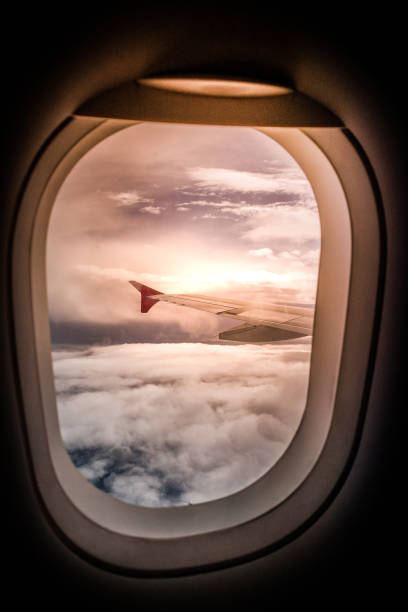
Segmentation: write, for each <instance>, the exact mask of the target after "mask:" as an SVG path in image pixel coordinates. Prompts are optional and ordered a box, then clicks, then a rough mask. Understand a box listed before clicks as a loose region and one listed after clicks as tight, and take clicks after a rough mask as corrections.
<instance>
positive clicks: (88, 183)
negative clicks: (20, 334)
mask: <svg viewBox="0 0 408 612" xmlns="http://www.w3.org/2000/svg"><path fill="white" fill-rule="evenodd" d="M319 253H320V227H319V216H318V212H317V207H316V202H315V199H314V195H313V192H312V190H311V187H310V185H309V183H308V181H307V179H306V177H305V176H304V174H303V172H302V170H301V169H300V168H299V166H298V165H297V164H296V163H295V161H294V160H293V158H292V157H291V156H289V154H288V153H287V152H286V151H285V150H284V149H283V148H282V147H280V145H278V144H277V143H276V142H274V141H273V140H272V139H270V138H269V137H267V136H266V135H264V134H262V133H261V132H258V131H257V130H254V129H251V128H245V127H244V128H236V127H224V126H222V127H218V126H189V125H172V124H166V123H162V124H159V123H141V124H138V125H135V126H133V127H130V128H127V129H124V130H122V131H120V132H118V133H116V134H114V135H113V136H110V137H109V138H107V139H105V140H104V141H103V142H101V143H99V144H98V145H97V146H95V147H94V148H93V149H92V150H91V151H89V152H88V153H87V154H86V155H85V156H84V157H83V158H82V159H81V160H80V161H79V162H78V164H77V165H76V166H75V167H74V169H73V170H72V171H71V173H70V174H69V176H68V177H67V179H66V180H65V182H64V183H63V185H62V187H61V189H60V191H59V194H58V196H57V199H56V202H55V205H54V209H53V212H52V215H51V219H50V225H49V231H48V238H47V286H48V302H49V318H50V328H51V337H52V345H53V360H54V372H55V380H56V391H57V404H58V411H59V418H60V426H61V432H62V435H63V439H64V441H65V444H66V447H67V450H68V452H69V454H70V456H71V459H72V460H73V461H74V463H75V465H77V466H78V467H79V469H80V471H81V472H82V473H83V475H84V476H85V477H86V478H88V480H90V481H91V482H93V483H94V484H95V485H96V486H98V487H99V488H101V489H102V490H104V491H106V492H108V493H110V494H111V495H114V496H115V497H118V498H119V499H123V500H124V501H126V502H128V503H136V504H140V505H147V506H149V505H153V506H155V505H156V506H157V505H174V504H180V503H196V502H198V501H205V500H206V499H214V498H216V497H222V496H223V495H226V494H229V493H231V492H233V491H234V490H239V489H240V488H242V487H243V486H246V485H247V484H248V483H249V482H251V481H253V480H255V479H256V478H258V477H259V476H260V475H261V474H262V473H264V472H265V471H266V469H269V467H271V465H273V463H274V462H275V461H277V460H278V458H279V456H281V455H282V453H283V451H284V449H285V448H286V447H287V445H288V443H289V441H290V439H291V438H292V437H293V435H294V432H295V430H296V427H297V426H298V424H299V422H300V418H301V415H302V413H303V409H304V405H305V398H306V391H307V380H308V369H309V360H310V349H311V343H310V339H306V340H305V339H302V338H300V339H299V340H298V341H293V342H291V343H282V342H281V343H273V344H269V345H250V344H239V343H235V344H234V343H226V342H222V341H218V334H219V333H220V332H221V331H224V330H225V329H229V328H231V326H232V325H231V321H230V320H229V319H227V318H225V317H224V318H223V317H219V316H217V315H213V314H209V313H205V312H200V311H197V310H191V309H188V308H184V307H182V306H177V305H174V304H166V303H158V304H156V305H155V306H154V308H152V309H151V310H150V311H149V313H148V314H141V313H140V295H139V293H138V292H137V291H136V290H135V289H134V288H133V287H132V286H131V285H129V283H128V281H129V280H137V281H140V282H142V283H144V284H146V285H148V286H150V287H153V288H155V289H157V290H159V291H162V292H165V293H166V292H167V293H194V292H195V293H202V294H207V295H219V296H224V297H232V298H233V297H237V298H241V299H247V300H253V301H259V302H274V301H287V302H291V303H298V304H313V303H314V300H315V293H316V282H317V272H318V262H319ZM172 475H173V476H172Z"/></svg>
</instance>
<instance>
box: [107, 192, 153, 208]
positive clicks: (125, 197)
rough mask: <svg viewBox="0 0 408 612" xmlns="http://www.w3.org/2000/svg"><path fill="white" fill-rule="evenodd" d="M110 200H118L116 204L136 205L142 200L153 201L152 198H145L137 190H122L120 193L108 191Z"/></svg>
mask: <svg viewBox="0 0 408 612" xmlns="http://www.w3.org/2000/svg"><path fill="white" fill-rule="evenodd" d="M106 195H107V196H108V198H109V199H110V200H114V201H115V202H116V206H118V207H121V206H134V205H135V204H139V203H140V202H153V200H152V199H150V198H145V197H144V196H142V195H140V194H139V193H138V192H137V191H120V192H118V193H113V192H107V194H106Z"/></svg>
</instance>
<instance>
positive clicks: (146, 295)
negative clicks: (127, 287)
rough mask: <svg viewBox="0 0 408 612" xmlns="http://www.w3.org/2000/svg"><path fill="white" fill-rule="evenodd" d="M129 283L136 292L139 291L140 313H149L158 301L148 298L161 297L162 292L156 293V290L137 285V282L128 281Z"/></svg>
mask: <svg viewBox="0 0 408 612" xmlns="http://www.w3.org/2000/svg"><path fill="white" fill-rule="evenodd" d="M129 283H130V284H131V285H132V286H133V287H135V289H137V290H138V291H140V293H141V296H142V302H141V307H140V312H149V310H150V309H151V307H152V306H154V305H155V304H156V303H157V302H158V301H159V300H154V299H152V298H151V297H150V296H152V295H159V294H160V295H162V294H163V292H162V291H156V289H152V288H151V287H148V286H147V285H142V283H138V282H137V281H129Z"/></svg>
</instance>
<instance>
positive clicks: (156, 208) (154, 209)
mask: <svg viewBox="0 0 408 612" xmlns="http://www.w3.org/2000/svg"><path fill="white" fill-rule="evenodd" d="M140 210H141V211H142V212H147V213H150V214H151V215H160V213H161V211H162V207H161V206H144V207H143V208H141V209H140Z"/></svg>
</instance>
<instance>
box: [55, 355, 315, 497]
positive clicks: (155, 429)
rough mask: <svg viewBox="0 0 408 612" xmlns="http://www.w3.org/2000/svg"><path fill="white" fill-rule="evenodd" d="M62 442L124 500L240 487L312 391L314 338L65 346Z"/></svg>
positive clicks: (278, 448) (288, 431)
mask: <svg viewBox="0 0 408 612" xmlns="http://www.w3.org/2000/svg"><path fill="white" fill-rule="evenodd" d="M53 357H54V370H55V379H56V388H57V400H58V410H59V418H60V425H61V431H62V435H63V439H64V441H65V444H66V446H67V448H68V451H69V453H70V455H71V458H72V460H73V461H74V462H75V464H76V465H77V466H78V468H79V469H80V471H81V472H82V473H83V475H84V476H85V477H86V478H88V479H89V480H90V481H91V482H93V483H94V484H95V485H96V486H98V487H99V488H101V489H102V490H104V491H106V492H108V493H110V494H111V495H113V496H115V497H118V498H120V499H122V500H124V501H126V502H129V503H133V504H139V505H145V506H161V505H174V504H187V503H197V502H201V501H205V500H209V499H216V498H218V497H222V496H224V495H228V494H230V493H232V492H234V491H237V490H239V489H241V488H243V487H245V486H247V485H248V484H249V483H251V482H253V481H254V480H256V479H257V478H258V477H260V476H261V475H262V474H263V473H264V472H265V471H266V470H267V469H269V468H270V467H271V466H272V465H273V464H274V463H275V462H276V461H277V459H278V458H279V457H280V456H281V455H282V453H283V452H284V450H285V448H286V447H287V445H288V443H289V442H290V440H291V438H292V437H293V435H294V432H295V430H296V428H297V426H298V424H299V422H300V418H301V415H302V413H303V410H304V406H305V400H306V389H307V380H308V370H309V357H310V345H308V344H297V345H289V344H288V345H285V344H282V345H279V346H278V345H274V346H271V345H268V346H267V345H264V346H253V345H240V346H217V345H204V344H178V345H173V344H158V345H157V344H156V345H152V344H139V345H123V346H111V347H104V348H102V347H98V348H92V349H87V350H81V351H79V350H78V351H63V350H61V351H56V352H54V354H53Z"/></svg>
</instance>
